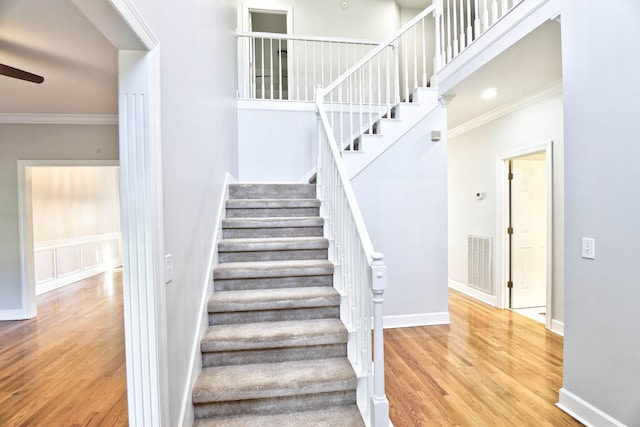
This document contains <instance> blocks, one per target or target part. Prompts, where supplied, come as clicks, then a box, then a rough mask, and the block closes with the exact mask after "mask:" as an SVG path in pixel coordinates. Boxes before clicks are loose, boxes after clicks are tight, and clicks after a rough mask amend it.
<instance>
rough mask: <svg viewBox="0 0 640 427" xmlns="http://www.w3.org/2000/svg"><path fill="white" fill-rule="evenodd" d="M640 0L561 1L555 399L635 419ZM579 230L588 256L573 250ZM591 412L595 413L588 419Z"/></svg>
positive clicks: (583, 411)
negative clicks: (560, 334)
mask: <svg viewBox="0 0 640 427" xmlns="http://www.w3.org/2000/svg"><path fill="white" fill-rule="evenodd" d="M639 22H640V3H639V2H636V1H626V0H614V1H611V2H607V4H606V6H604V5H603V4H602V2H599V1H595V0H584V1H581V2H564V10H563V12H562V64H563V71H562V72H563V88H564V117H565V124H564V128H565V193H566V198H565V212H566V218H567V220H566V232H565V243H566V248H567V250H566V254H565V296H566V297H565V340H564V374H563V389H562V390H561V395H560V401H561V403H562V404H563V406H565V407H566V408H569V409H570V410H572V411H573V412H574V413H577V414H578V415H580V416H581V417H582V418H583V419H590V420H592V422H591V424H592V425H601V426H605V425H606V426H609V425H614V424H613V423H612V422H611V421H610V420H609V421H607V420H605V419H604V417H602V414H598V413H597V411H596V410H595V409H597V410H599V411H602V412H604V413H605V414H608V415H609V416H610V417H613V418H614V419H616V420H617V421H618V422H619V423H622V424H624V425H627V426H637V425H640V362H639V357H638V352H639V351H640V327H638V325H640V310H639V309H638V306H639V304H640V285H639V283H640V263H639V262H638V260H639V259H640V248H639V247H638V245H637V242H638V241H639V240H640V226H639V225H638V218H640V199H639V198H638V188H639V185H640V167H638V159H640V144H638V135H640V120H638V118H639V114H640V84H639V83H638V76H640V55H639V54H638V45H637V40H640V25H639ZM582 237H592V238H595V240H596V259H595V260H588V259H583V258H581V257H580V246H581V243H580V242H581V238H582ZM594 420H595V421H594Z"/></svg>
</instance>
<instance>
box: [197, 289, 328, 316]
mask: <svg viewBox="0 0 640 427" xmlns="http://www.w3.org/2000/svg"><path fill="white" fill-rule="evenodd" d="M339 302H340V294H339V293H338V291H337V290H336V289H335V288H333V287H331V286H309V287H301V288H275V289H250V290H238V291H219V292H215V293H214V294H213V295H212V296H211V298H209V302H208V305H207V307H208V310H209V312H210V313H225V312H232V311H236V310H238V308H242V310H241V311H249V310H269V309H284V308H294V307H296V308H299V307H322V306H329V305H334V304H339Z"/></svg>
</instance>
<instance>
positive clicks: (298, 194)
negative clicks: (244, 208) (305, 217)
mask: <svg viewBox="0 0 640 427" xmlns="http://www.w3.org/2000/svg"><path fill="white" fill-rule="evenodd" d="M315 197H316V186H315V185H310V184H230V185H229V198H230V199H315Z"/></svg>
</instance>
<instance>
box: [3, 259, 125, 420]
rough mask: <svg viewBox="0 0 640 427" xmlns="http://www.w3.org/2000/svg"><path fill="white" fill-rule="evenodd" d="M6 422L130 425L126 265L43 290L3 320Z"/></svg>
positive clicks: (4, 406)
mask: <svg viewBox="0 0 640 427" xmlns="http://www.w3.org/2000/svg"><path fill="white" fill-rule="evenodd" d="M0 366H2V368H1V370H0V426H11V427H14V426H16V427H22V426H25V427H26V426H29V427H31V426H126V425H127V424H128V418H127V394H126V373H125V352H124V319H123V307H122V272H121V271H120V270H116V271H114V272H112V273H105V274H100V275H98V276H94V277H91V278H89V279H86V280H82V281H80V282H77V283H74V284H72V285H69V286H66V287H64V288H60V289H57V290H54V291H51V292H47V293H45V294H43V295H40V296H39V297H38V316H37V317H36V318H34V319H31V320H24V321H11V322H0Z"/></svg>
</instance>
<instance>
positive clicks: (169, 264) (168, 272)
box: [164, 254, 173, 283]
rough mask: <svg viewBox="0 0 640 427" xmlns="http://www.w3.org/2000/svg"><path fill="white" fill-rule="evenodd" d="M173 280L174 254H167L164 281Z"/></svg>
mask: <svg viewBox="0 0 640 427" xmlns="http://www.w3.org/2000/svg"><path fill="white" fill-rule="evenodd" d="M172 280H173V256H172V255H171V254H166V255H165V256H164V282H165V283H169V282H170V281H172Z"/></svg>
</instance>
